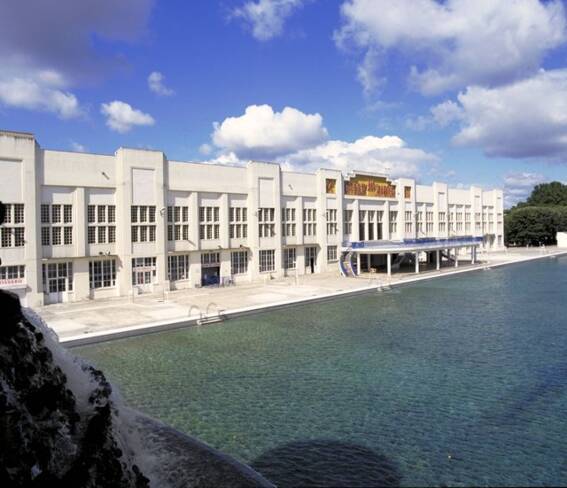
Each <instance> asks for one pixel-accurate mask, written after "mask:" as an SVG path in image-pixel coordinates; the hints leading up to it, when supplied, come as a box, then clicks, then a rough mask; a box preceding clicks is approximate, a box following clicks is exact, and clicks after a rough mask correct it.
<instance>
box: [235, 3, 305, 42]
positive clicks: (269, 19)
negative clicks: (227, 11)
mask: <svg viewBox="0 0 567 488" xmlns="http://www.w3.org/2000/svg"><path fill="white" fill-rule="evenodd" d="M304 3H305V0H254V1H253V0H249V1H247V2H246V3H244V5H242V6H241V7H238V8H235V9H234V10H233V11H232V16H233V17H237V18H241V19H243V20H244V21H245V22H246V23H247V24H248V25H249V26H250V27H251V28H252V35H253V36H254V37H255V38H256V39H258V40H259V41H267V40H270V39H272V38H274V37H277V36H279V35H281V34H282V32H283V26H284V23H285V21H286V20H287V18H288V17H290V16H291V15H292V13H293V12H294V10H296V9H298V8H300V7H301V6H302V5H303V4H304Z"/></svg>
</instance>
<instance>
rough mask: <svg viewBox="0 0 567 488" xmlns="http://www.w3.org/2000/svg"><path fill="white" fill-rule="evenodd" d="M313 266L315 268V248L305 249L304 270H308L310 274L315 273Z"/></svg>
mask: <svg viewBox="0 0 567 488" xmlns="http://www.w3.org/2000/svg"><path fill="white" fill-rule="evenodd" d="M315 266H317V248H316V247H306V248H305V269H308V270H309V271H310V272H311V274H313V273H315Z"/></svg>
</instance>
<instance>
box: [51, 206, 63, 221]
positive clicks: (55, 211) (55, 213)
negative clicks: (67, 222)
mask: <svg viewBox="0 0 567 488" xmlns="http://www.w3.org/2000/svg"><path fill="white" fill-rule="evenodd" d="M60 222H61V205H51V223H52V224H59V223H60Z"/></svg>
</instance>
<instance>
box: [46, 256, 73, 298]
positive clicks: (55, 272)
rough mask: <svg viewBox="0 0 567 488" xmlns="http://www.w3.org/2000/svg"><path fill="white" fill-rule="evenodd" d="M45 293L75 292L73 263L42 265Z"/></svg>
mask: <svg viewBox="0 0 567 488" xmlns="http://www.w3.org/2000/svg"><path fill="white" fill-rule="evenodd" d="M42 278H43V293H60V292H64V291H73V263H71V262H63V263H48V264H44V265H42Z"/></svg>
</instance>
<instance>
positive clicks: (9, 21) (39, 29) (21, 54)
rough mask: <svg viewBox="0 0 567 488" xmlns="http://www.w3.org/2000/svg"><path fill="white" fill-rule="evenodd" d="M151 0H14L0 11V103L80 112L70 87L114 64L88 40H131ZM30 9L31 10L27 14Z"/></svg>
mask: <svg viewBox="0 0 567 488" xmlns="http://www.w3.org/2000/svg"><path fill="white" fill-rule="evenodd" d="M152 4H153V0H121V1H119V2H116V1H114V0H81V1H76V0H43V1H41V2H37V1H34V0H19V1H8V2H3V4H2V8H1V11H0V66H1V68H0V103H2V104H4V105H6V106H9V107H14V108H21V109H27V110H40V111H47V112H52V113H55V114H57V115H58V116H59V117H60V118H63V119H68V118H72V117H76V116H79V115H81V114H82V113H84V111H83V110H82V109H81V107H80V104H79V102H78V100H77V97H76V96H75V95H74V94H73V93H72V92H71V91H70V88H71V87H73V86H76V85H78V84H80V83H82V82H84V81H86V80H92V79H95V78H98V77H100V76H101V75H103V73H105V72H106V71H107V70H108V68H109V67H117V66H118V65H119V64H120V63H119V62H118V59H119V58H118V57H113V56H107V57H106V58H103V57H100V56H98V55H97V53H96V51H95V50H94V48H93V44H94V42H93V40H94V39H97V40H100V39H102V40H106V41H125V42H132V41H134V40H135V39H137V38H138V37H139V36H140V35H142V34H143V32H144V30H145V26H146V23H147V20H148V17H149V14H150V11H151V7H152ZM30 12H31V14H30Z"/></svg>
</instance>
